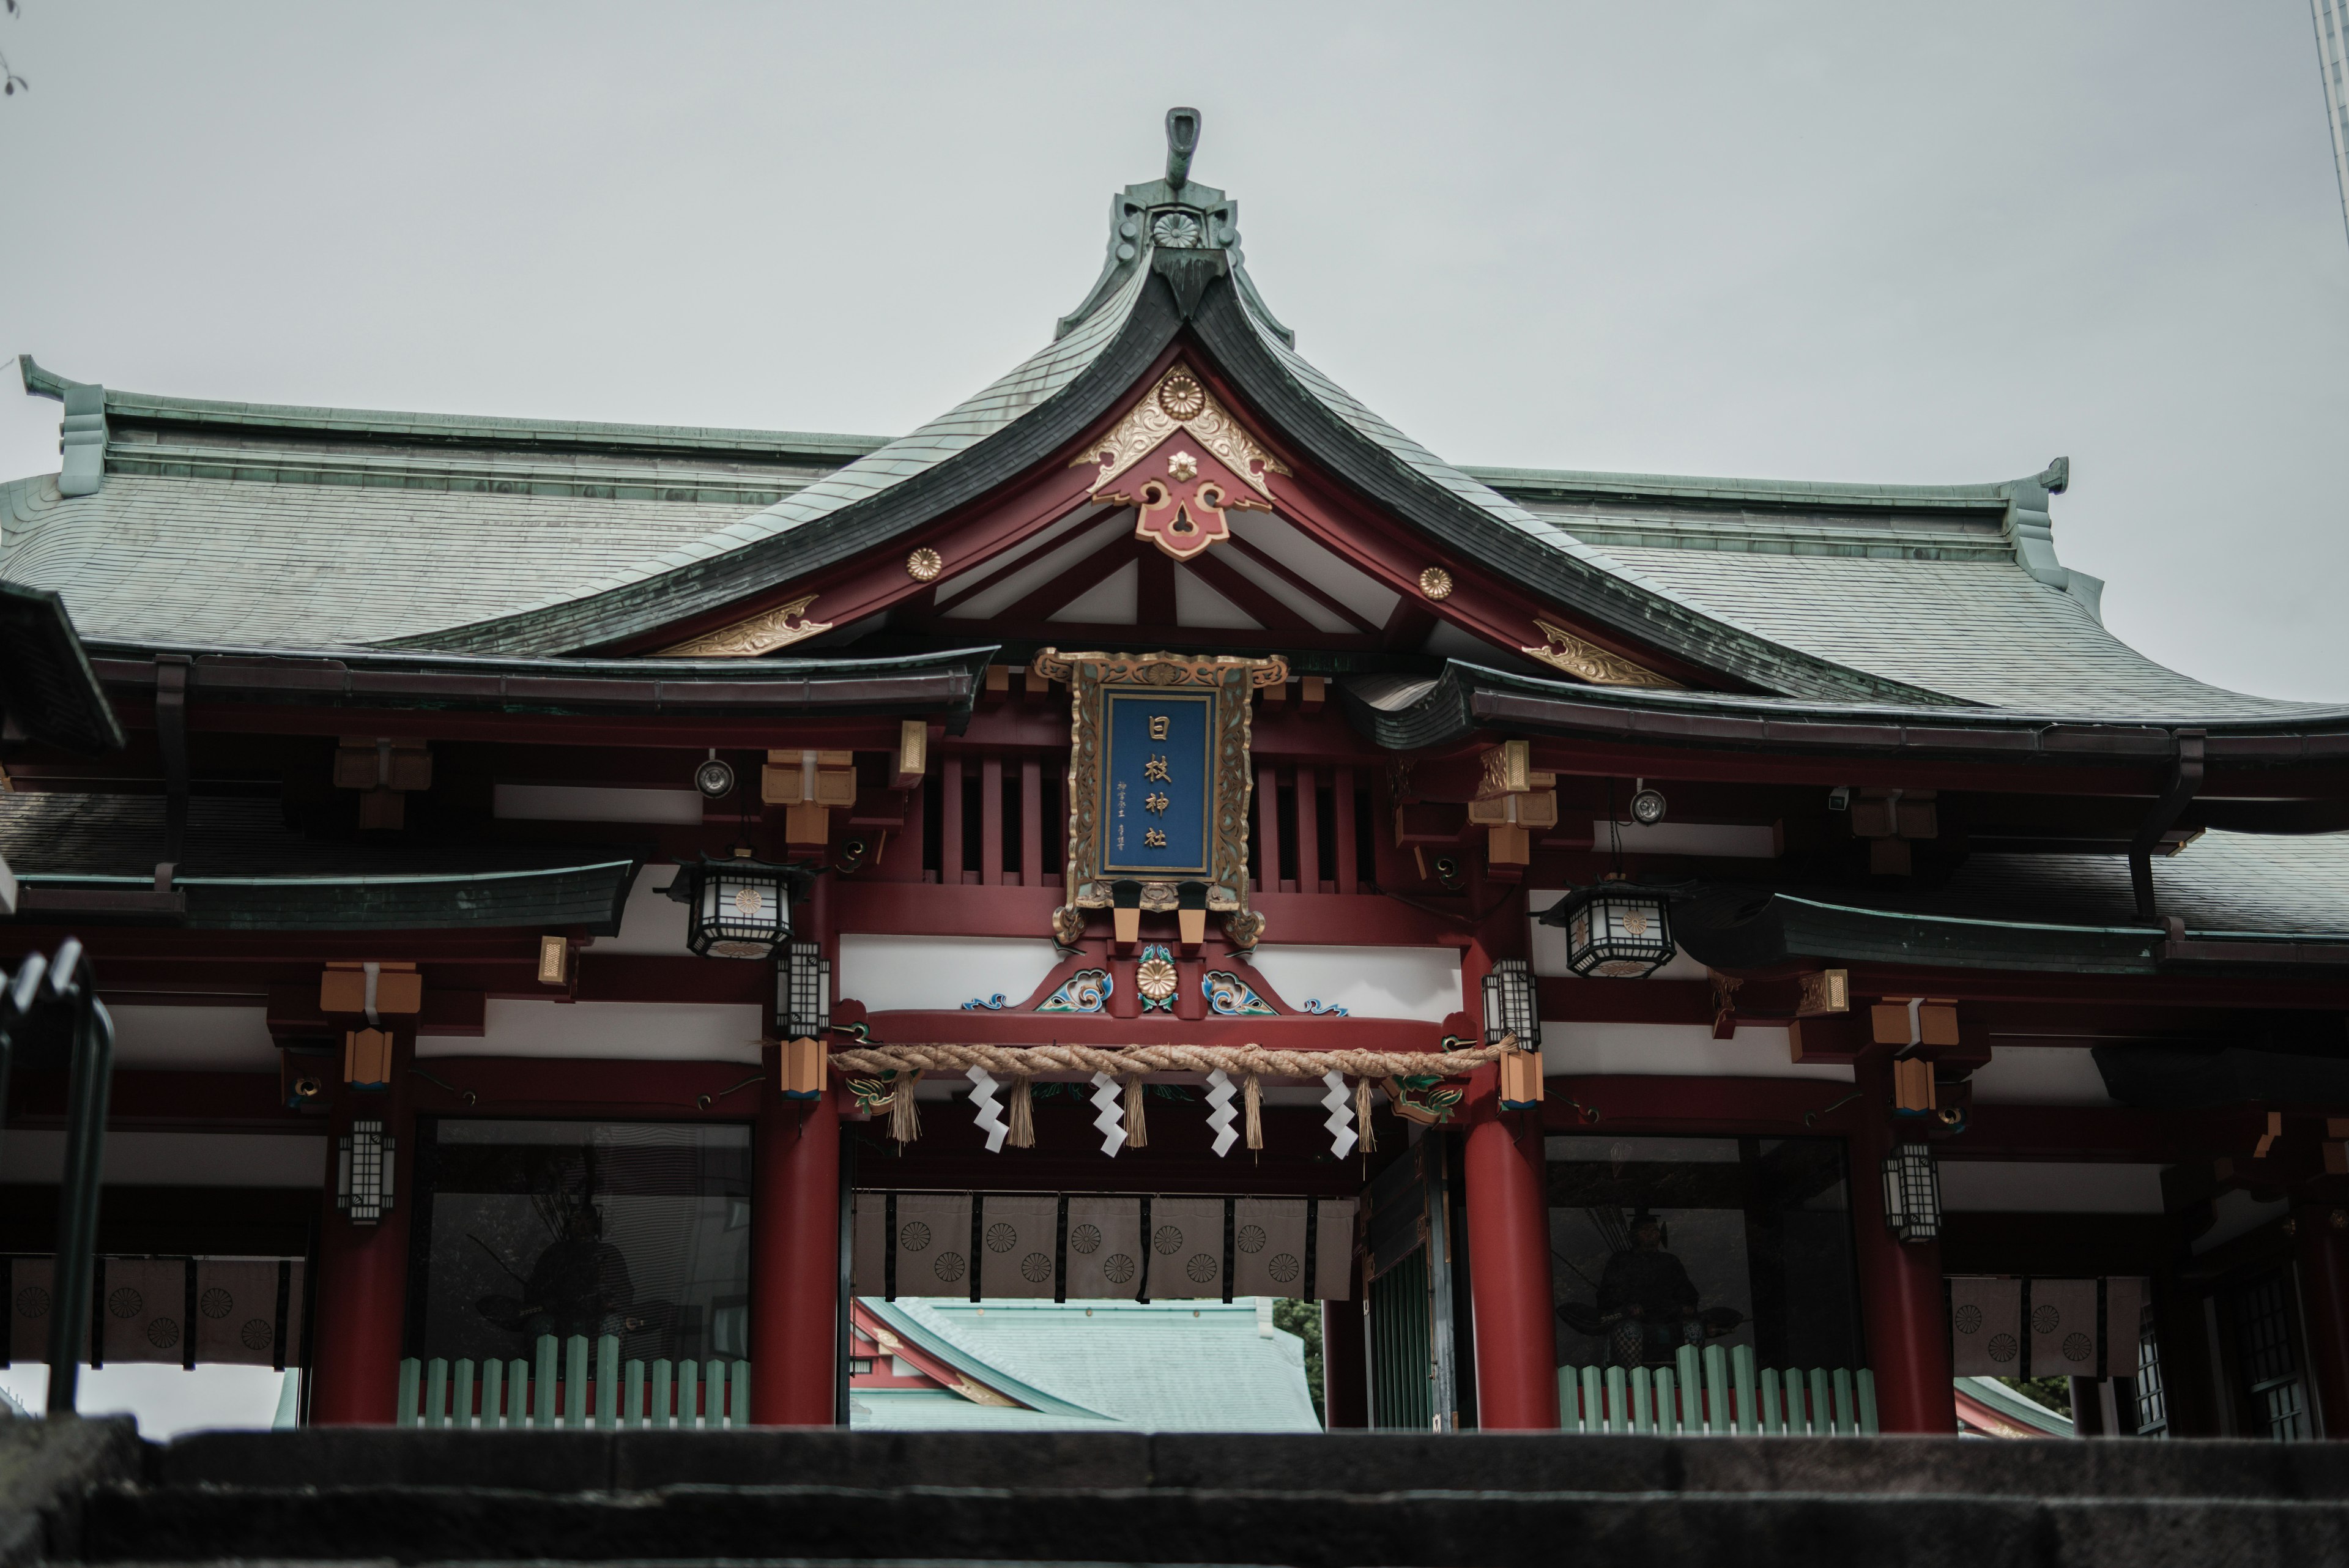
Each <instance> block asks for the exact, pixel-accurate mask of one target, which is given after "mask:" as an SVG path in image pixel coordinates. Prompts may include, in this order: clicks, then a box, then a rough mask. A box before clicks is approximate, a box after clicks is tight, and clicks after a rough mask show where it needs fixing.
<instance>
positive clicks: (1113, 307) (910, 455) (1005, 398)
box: [402, 271, 1150, 648]
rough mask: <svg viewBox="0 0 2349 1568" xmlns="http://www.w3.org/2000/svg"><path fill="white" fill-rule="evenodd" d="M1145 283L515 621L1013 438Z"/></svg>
mask: <svg viewBox="0 0 2349 1568" xmlns="http://www.w3.org/2000/svg"><path fill="white" fill-rule="evenodd" d="M1149 278H1150V275H1149V273H1148V272H1146V271H1143V272H1137V273H1136V274H1135V275H1133V278H1132V279H1131V280H1130V281H1129V282H1128V283H1127V284H1126V286H1124V287H1123V288H1122V289H1120V290H1118V291H1117V293H1116V294H1115V295H1114V296H1112V297H1111V298H1110V299H1109V300H1108V302H1107V303H1105V304H1104V305H1103V306H1102V307H1101V308H1100V309H1099V310H1097V311H1096V312H1095V313H1094V314H1093V316H1092V317H1091V318H1090V319H1088V320H1087V321H1086V322H1085V323H1084V324H1083V325H1082V326H1081V327H1078V328H1077V329H1076V330H1075V331H1073V332H1071V333H1070V334H1069V335H1068V336H1066V337H1062V338H1061V339H1059V340H1058V341H1056V342H1054V343H1052V344H1050V346H1049V347H1047V348H1042V349H1040V350H1039V351H1038V352H1037V353H1035V354H1033V355H1031V356H1030V357H1029V358H1027V359H1026V360H1024V361H1022V362H1021V363H1020V364H1019V365H1018V366H1017V367H1015V368H1014V369H1012V370H1011V371H1010V372H1009V374H1008V375H1005V376H1003V377H1001V378H999V379H997V380H996V381H994V382H993V383H991V384H990V385H988V386H987V387H985V388H983V389H980V390H979V391H978V393H976V394H975V395H973V396H971V397H969V398H967V399H965V400H963V401H961V402H960V403H957V404H956V405H955V406H954V407H953V408H951V409H949V410H947V411H946V412H945V413H943V414H940V415H939V416H938V417H937V418H936V419H934V420H932V421H929V422H928V423H927V424H925V425H923V426H922V427H921V428H920V429H918V430H916V431H914V432H913V433H911V434H910V435H905V436H901V437H899V438H898V439H897V440H895V441H891V442H889V443H888V444H887V445H885V446H883V447H881V448H879V449H878V450H876V451H874V452H868V453H866V454H865V455H864V456H863V457H860V458H858V459H857V460H856V461H855V462H852V463H849V464H848V465H847V466H845V467H843V468H842V469H840V470H838V471H837V472H833V473H832V474H830V475H828V476H826V477H825V478H823V479H822V480H820V481H818V482H817V483H812V484H810V485H808V486H807V487H806V488H804V489H802V490H798V491H795V492H794V493H792V494H790V495H787V496H785V497H783V498H782V499H781V500H780V501H778V502H776V503H775V504H773V505H771V506H769V507H767V508H765V509H764V510H763V511H760V512H756V513H753V514H750V516H748V517H740V518H737V519H734V520H732V521H730V522H728V523H727V524H725V525H724V526H722V527H719V528H716V529H713V530H711V531H709V532H708V533H705V534H701V535H697V536H695V537H692V538H688V539H684V540H681V541H679V542H678V543H676V544H674V545H671V546H670V547H669V548H668V549H667V550H665V551H662V552H660V553H659V554H657V555H651V556H639V557H635V558H632V559H628V560H626V561H625V562H623V563H619V564H617V565H616V567H615V568H614V569H612V570H610V571H607V572H605V573H604V574H602V575H601V576H597V577H595V579H594V580H592V581H590V582H588V583H586V584H585V585H583V586H580V587H574V588H569V589H566V590H564V591H561V592H551V593H548V594H545V595H543V596H542V597H539V598H538V599H537V600H536V601H534V602H533V603H531V604H527V605H523V606H519V607H516V608H515V609H514V610H513V611H512V612H510V613H512V614H513V615H516V616H522V615H528V614H529V613H531V612H532V611H534V610H545V609H550V608H554V607H557V606H563V605H568V604H571V603H574V602H575V601H577V600H582V599H588V598H592V597H595V596H596V595H598V594H605V593H609V592H612V591H613V590H615V589H618V588H624V587H628V586H630V585H632V584H636V583H642V582H647V581H649V580H651V579H654V578H657V577H661V576H667V575H669V574H672V573H682V572H687V571H689V570H690V569H692V568H693V567H695V566H698V565H700V564H701V563H704V562H707V561H709V560H711V559H712V558H714V557H717V556H724V555H728V554H730V553H731V552H733V551H736V550H739V549H742V548H744V547H745V546H747V545H756V544H761V543H764V542H767V541H770V540H772V539H775V538H778V537H780V536H781V535H788V534H791V533H792V532H794V531H796V530H798V529H801V528H804V527H806V526H807V525H808V524H811V523H814V522H817V521H819V520H821V519H823V518H825V517H828V516H830V515H831V514H833V513H835V512H838V511H840V510H842V509H843V508H844V507H847V506H850V505H853V504H856V503H858V502H861V501H864V500H867V499H869V498H871V497H873V496H874V495H877V494H879V493H881V492H883V491H885V490H887V489H889V488H890V487H892V486H894V485H897V484H901V483H904V482H905V481H906V480H908V479H912V478H914V477H916V475H918V474H922V473H925V472H928V471H929V470H931V469H934V468H936V467H937V466H939V465H940V464H941V463H944V462H947V460H949V459H951V458H953V457H955V456H957V455H958V454H959V453H961V452H967V451H968V450H969V449H970V448H972V447H974V446H976V445H978V443H979V442H980V441H984V440H986V439H987V438H988V436H991V435H994V434H995V433H997V432H998V431H1002V430H1005V429H1007V428H1008V427H1009V426H1010V425H1011V424H1013V423H1014V422H1016V421H1018V420H1019V417H1020V416H1021V415H1022V414H1025V413H1027V412H1028V411H1029V410H1030V409H1033V408H1035V407H1036V406H1037V405H1039V404H1040V403H1042V402H1044V401H1046V400H1048V399H1050V397H1051V396H1052V395H1053V394H1054V393H1056V392H1058V391H1060V390H1061V389H1062V388H1064V387H1066V386H1067V385H1068V384H1069V383H1070V382H1071V381H1072V380H1074V379H1076V377H1077V376H1078V375H1079V374H1080V373H1081V371H1083V370H1084V369H1085V368H1086V367H1087V366H1089V365H1091V364H1092V362H1093V360H1094V359H1095V358H1097V357H1098V356H1099V355H1100V353H1101V351H1102V349H1103V348H1107V347H1108V346H1109V345H1110V343H1111V342H1112V340H1113V339H1114V338H1115V337H1117V334H1118V329H1119V328H1120V327H1123V325H1124V323H1125V317H1126V313H1127V312H1128V311H1130V310H1131V309H1132V308H1133V302H1134V301H1135V300H1136V299H1137V298H1139V297H1140V296H1141V294H1142V288H1143V285H1144V284H1145V283H1147V282H1148V281H1149ZM402 640H404V641H408V642H411V643H415V644H418V645H426V644H431V645H438V646H457V647H493V648H494V647H501V646H502V639H501V638H500V637H499V635H498V633H497V631H496V629H495V628H483V631H482V633H481V635H476V636H471V637H460V638H455V639H447V638H427V637H411V638H409V639H402Z"/></svg>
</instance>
